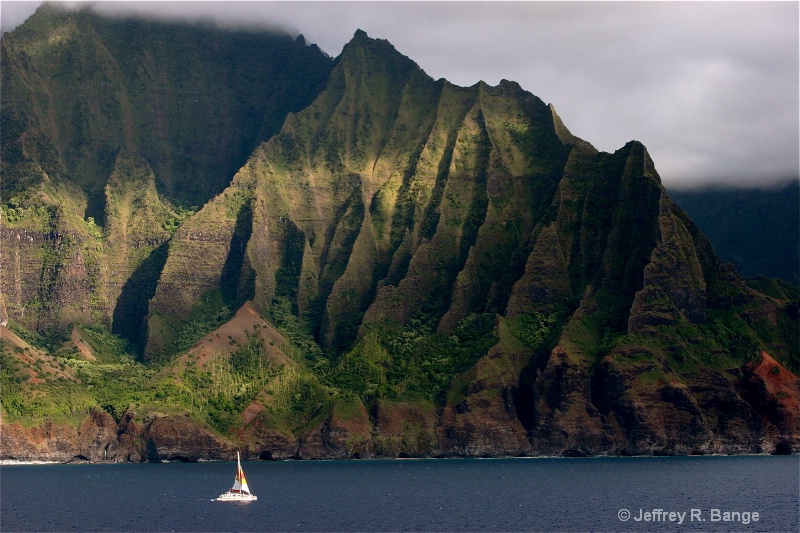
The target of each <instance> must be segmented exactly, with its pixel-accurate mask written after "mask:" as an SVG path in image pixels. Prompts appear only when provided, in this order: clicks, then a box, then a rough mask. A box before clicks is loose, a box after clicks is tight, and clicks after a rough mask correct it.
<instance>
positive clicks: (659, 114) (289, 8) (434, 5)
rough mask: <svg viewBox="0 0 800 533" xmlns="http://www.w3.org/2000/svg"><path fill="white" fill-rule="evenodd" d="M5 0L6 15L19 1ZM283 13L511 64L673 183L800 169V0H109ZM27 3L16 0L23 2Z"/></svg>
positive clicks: (162, 10) (144, 7)
mask: <svg viewBox="0 0 800 533" xmlns="http://www.w3.org/2000/svg"><path fill="white" fill-rule="evenodd" d="M15 3H19V2H8V1H7V0H3V1H2V12H3V21H4V22H3V24H4V27H6V16H5V12H6V6H7V4H15ZM97 6H98V9H100V10H102V11H104V12H108V13H111V12H117V13H120V12H123V11H124V12H137V13H147V14H150V15H153V16H160V17H168V18H171V19H183V20H201V19H213V20H215V21H217V22H218V23H220V24H226V25H249V26H253V25H261V26H269V27H275V26H278V27H282V28H286V29H287V31H290V32H294V33H303V34H304V36H305V37H306V40H307V41H309V42H313V43H316V44H318V45H319V46H320V47H321V48H322V49H323V50H325V51H326V52H327V53H329V54H330V55H333V56H335V55H338V54H339V52H340V51H341V49H342V46H343V45H344V44H345V43H346V42H347V41H349V40H350V38H352V35H353V33H354V32H355V30H356V29H357V28H361V29H363V30H364V31H366V32H367V33H368V34H369V35H370V36H371V37H375V38H382V39H387V40H389V41H390V42H391V43H392V44H394V45H395V47H396V48H397V49H398V50H399V51H400V52H401V53H403V54H405V55H407V56H409V57H410V58H412V59H413V60H414V61H416V62H417V63H418V64H419V65H420V66H421V67H422V68H423V69H425V71H426V72H427V73H428V74H430V75H431V76H433V77H434V78H440V77H444V78H447V79H448V80H450V81H451V82H453V83H456V84H458V85H472V84H474V83H476V82H477V81H478V80H484V81H486V82H487V83H491V84H496V83H498V82H499V81H500V80H501V79H503V78H506V79H510V80H514V81H517V82H518V83H519V84H520V85H522V87H523V88H525V89H526V90H528V91H530V92H532V93H534V94H535V95H537V96H539V97H540V98H542V99H543V100H544V101H546V102H549V103H552V104H553V105H554V106H555V107H556V109H557V110H558V112H559V114H560V115H561V117H562V119H563V120H564V122H565V124H566V125H567V127H569V128H570V129H571V130H572V132H573V133H574V134H576V135H578V136H580V137H583V138H584V139H586V140H587V141H589V142H591V143H592V144H594V145H595V146H596V147H598V148H599V149H601V150H606V151H613V150H615V149H617V148H620V147H621V146H623V145H624V144H625V142H627V141H628V140H631V139H637V140H639V141H642V142H643V143H644V144H645V145H646V146H647V147H648V150H649V151H650V153H651V155H652V157H653V159H654V161H655V163H656V167H657V168H658V170H659V173H660V174H661V177H662V179H663V181H664V183H665V184H666V185H667V186H674V187H679V186H690V185H693V184H694V185H701V184H705V183H707V182H709V181H715V182H719V181H723V182H728V183H739V184H742V183H756V184H769V183H772V182H776V181H780V180H785V179H787V178H794V179H797V178H798V166H799V165H800V163H799V162H798V161H799V159H800V155H799V153H798V151H799V149H798V146H799V145H800V134H798V123H799V122H800V107H799V106H798V98H799V95H800V88H799V87H798V83H799V82H798V80H799V79H800V66H798V62H799V59H798V57H799V55H800V52H799V51H798V50H799V49H800V38H799V37H798V32H799V30H798V28H799V26H798V18H799V15H798V13H799V7H798V6H800V4H798V3H796V2H101V3H98V4H97ZM14 7H16V6H14Z"/></svg>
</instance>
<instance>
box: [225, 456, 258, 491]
mask: <svg viewBox="0 0 800 533" xmlns="http://www.w3.org/2000/svg"><path fill="white" fill-rule="evenodd" d="M257 499H258V496H256V495H254V494H251V493H250V488H249V487H248V486H247V480H246V479H245V477H244V470H242V462H241V461H240V460H239V452H236V479H235V480H234V481H233V487H231V489H230V490H229V491H227V492H223V493H222V494H220V495H219V497H218V498H217V501H218V502H252V501H255V500H257Z"/></svg>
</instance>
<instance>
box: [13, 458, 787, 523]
mask: <svg viewBox="0 0 800 533" xmlns="http://www.w3.org/2000/svg"><path fill="white" fill-rule="evenodd" d="M243 467H244V470H245V473H246V475H247V479H248V482H249V485H250V488H251V490H252V491H253V493H254V494H256V495H257V496H258V501H256V502H251V503H228V502H216V501H212V499H213V498H215V497H216V496H217V495H218V494H219V493H221V492H224V491H225V490H226V489H228V488H230V486H231V485H232V483H233V477H234V473H235V463H194V464H191V463H168V464H117V465H108V464H101V465H92V464H83V465H10V466H9V465H4V466H0V498H1V499H0V508H1V509H2V513H0V519H1V520H2V521H1V522H0V530H2V531H3V532H7V531H633V530H636V531H701V530H702V531H770V532H778V531H787V532H792V533H797V532H798V530H800V524H798V516H799V515H800V502H799V501H798V494H799V493H800V457H797V456H790V457H664V458H621V457H620V458H591V459H555V458H546V459H545V458H542V459H483V460H481V459H449V460H448V459H442V460H394V461H391V460H387V461H368V460H360V461H330V462H327V461H313V462H292V461H288V462H249V463H244V464H243Z"/></svg>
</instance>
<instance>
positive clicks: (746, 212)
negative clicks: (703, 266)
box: [670, 181, 800, 285]
mask: <svg viewBox="0 0 800 533" xmlns="http://www.w3.org/2000/svg"><path fill="white" fill-rule="evenodd" d="M670 195H671V196H672V198H674V199H675V201H676V202H677V203H678V204H679V205H680V206H681V207H682V208H683V209H685V210H686V212H687V213H689V215H690V216H691V217H692V220H694V222H695V223H696V224H697V225H698V227H700V229H701V230H702V231H703V233H705V234H706V235H707V236H708V238H709V239H710V240H711V242H712V243H713V244H714V248H715V249H716V250H717V253H718V254H719V255H720V257H721V258H722V259H723V261H730V262H732V263H733V264H734V265H735V266H736V270H737V271H738V272H739V273H740V274H741V275H742V276H745V277H749V278H753V277H757V276H762V277H772V278H780V279H782V280H784V281H787V282H789V283H792V284H794V285H800V182H798V181H792V182H789V183H786V184H783V185H781V186H777V187H774V188H770V189H733V188H730V189H726V188H708V189H701V190H685V191H684V190H678V191H672V192H671V193H670Z"/></svg>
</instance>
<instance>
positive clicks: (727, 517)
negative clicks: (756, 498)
mask: <svg viewBox="0 0 800 533" xmlns="http://www.w3.org/2000/svg"><path fill="white" fill-rule="evenodd" d="M617 517H618V518H619V519H620V521H622V522H627V521H628V520H633V521H634V522H677V523H678V524H683V523H684V522H727V523H731V522H735V523H737V524H742V525H747V524H750V523H751V522H758V521H759V519H760V518H761V517H760V516H759V514H758V512H757V511H726V510H724V509H708V510H704V509H689V510H688V511H668V510H666V509H634V510H633V512H631V511H629V510H628V509H620V510H619V512H618V513H617Z"/></svg>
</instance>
